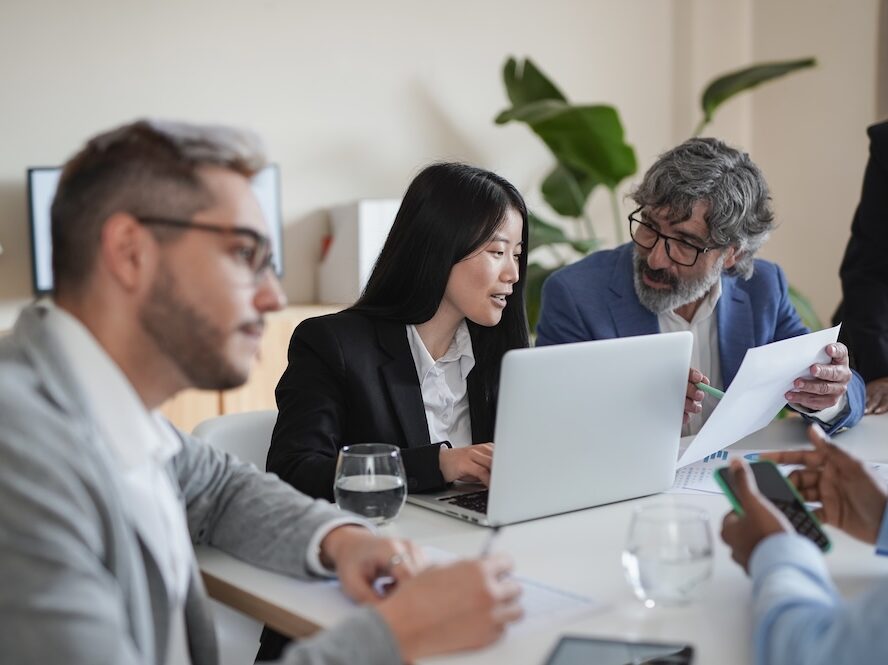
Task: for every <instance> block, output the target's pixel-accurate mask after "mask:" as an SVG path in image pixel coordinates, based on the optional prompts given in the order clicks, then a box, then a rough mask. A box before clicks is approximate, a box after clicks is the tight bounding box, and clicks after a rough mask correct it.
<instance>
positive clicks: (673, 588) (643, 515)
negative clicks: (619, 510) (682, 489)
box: [623, 504, 712, 607]
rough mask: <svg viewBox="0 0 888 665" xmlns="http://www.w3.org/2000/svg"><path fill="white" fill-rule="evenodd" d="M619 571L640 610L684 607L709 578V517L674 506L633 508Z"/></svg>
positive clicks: (687, 507) (692, 508) (691, 507)
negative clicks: (640, 605)
mask: <svg viewBox="0 0 888 665" xmlns="http://www.w3.org/2000/svg"><path fill="white" fill-rule="evenodd" d="M623 569H624V571H625V573H626V579H627V580H628V581H629V584H631V585H632V590H633V591H634V592H635V595H636V596H637V597H638V598H639V600H642V601H643V602H644V604H645V607H654V606H656V605H683V604H685V603H688V602H690V601H691V600H692V599H693V598H695V597H696V596H697V594H698V593H699V591H700V589H701V587H702V586H703V583H704V582H706V580H708V579H709V578H710V577H711V576H712V533H711V531H710V528H709V515H708V514H707V513H706V511H704V510H701V509H700V508H695V507H694V506H687V505H680V504H658V505H653V506H643V507H641V508H638V509H637V510H636V511H635V514H634V515H633V516H632V523H631V524H630V525H629V534H628V536H627V538H626V547H625V549H624V550H623Z"/></svg>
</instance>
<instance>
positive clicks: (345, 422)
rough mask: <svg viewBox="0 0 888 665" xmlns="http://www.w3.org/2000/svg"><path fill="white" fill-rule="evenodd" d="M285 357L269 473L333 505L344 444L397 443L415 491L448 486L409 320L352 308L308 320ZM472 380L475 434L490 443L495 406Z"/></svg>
mask: <svg viewBox="0 0 888 665" xmlns="http://www.w3.org/2000/svg"><path fill="white" fill-rule="evenodd" d="M288 360H289V364H288V366H287V369H286V371H285V372H284V374H283V376H282V377H281V380H280V381H279V382H278V385H277V389H276V390H275V397H276V399H277V406H278V419H277V423H276V424H275V426H274V433H273V434H272V437H271V447H270V449H269V451H268V461H267V465H266V468H267V469H268V471H272V472H274V473H276V474H278V476H280V477H281V478H282V479H283V480H285V481H287V482H288V483H290V484H291V485H293V486H294V487H295V488H296V489H298V490H300V491H302V492H305V493H306V494H309V495H311V496H314V497H320V498H325V499H328V500H332V499H333V479H334V475H335V471H336V457H337V455H338V453H339V449H340V448H341V447H342V446H346V445H348V444H352V443H391V444H394V445H396V446H398V447H400V448H401V450H402V457H403V459H404V467H405V469H406V471H407V487H408V490H409V491H411V492H422V491H431V490H436V489H441V488H443V487H444V486H445V485H446V483H445V481H444V477H443V476H442V475H441V470H440V468H439V466H438V455H439V448H440V446H439V445H438V444H439V443H440V442H433V441H429V429H428V423H427V422H426V417H425V409H424V407H423V402H422V392H421V390H420V386H419V379H418V377H417V375H416V366H415V365H414V363H413V356H412V355H411V353H410V346H409V344H408V342H407V331H406V326H405V325H404V324H403V323H398V322H394V321H387V320H383V319H376V318H371V317H368V316H366V315H364V314H361V313H358V312H351V311H345V312H339V313H338V314H331V315H328V316H321V317H317V318H313V319H307V320H305V321H303V322H302V323H301V324H299V326H298V327H297V328H296V330H295V331H294V332H293V337H292V338H291V340H290V349H289V352H288ZM475 374H476V373H475V372H471V373H469V377H468V385H467V390H468V396H469V415H470V417H471V421H472V438H473V440H474V442H476V443H483V442H487V441H492V440H493V408H492V405H490V404H487V403H486V402H485V400H484V398H483V397H482V394H483V391H482V390H481V387H480V386H479V385H477V384H478V381H477V377H476V376H475ZM433 444H434V445H433Z"/></svg>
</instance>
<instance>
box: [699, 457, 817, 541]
mask: <svg viewBox="0 0 888 665" xmlns="http://www.w3.org/2000/svg"><path fill="white" fill-rule="evenodd" d="M749 466H750V467H751V468H752V473H753V475H755V482H756V484H757V485H758V488H759V491H760V492H761V493H762V494H764V495H765V497H767V498H768V500H769V501H770V502H771V503H773V504H774V505H775V506H777V509H778V510H780V512H781V513H783V514H784V515H786V517H787V519H789V522H790V524H792V526H793V527H794V528H795V530H796V531H797V532H798V533H799V534H801V535H802V536H805V537H806V538H808V539H809V540H811V541H812V542H813V543H814V544H815V545H817V547H819V548H820V549H821V550H822V551H824V552H829V550H830V547H832V543H830V542H829V538H827V537H826V534H825V533H824V532H823V528H822V527H821V525H820V522H819V521H818V520H817V518H816V517H814V515H812V514H811V511H809V510H808V508H807V507H805V501H804V499H802V497H801V496H799V493H798V492H797V491H796V488H795V487H793V486H792V483H790V482H789V480H787V479H786V477H785V476H784V475H783V474H782V473H780V469H778V468H777V466H776V465H775V464H774V463H773V462H768V461H762V462H753V463H752V464H750V465H749ZM715 479H716V481H717V482H718V484H719V485H721V488H722V491H724V493H725V494H726V495H727V497H728V500H729V501H730V502H731V505H732V506H734V510H735V511H736V512H737V514H738V515H742V514H743V508H742V507H741V506H740V502H739V501H738V500H737V496H736V493H735V492H734V485H733V480H732V478H731V471H730V469H729V468H728V467H726V466H724V467H722V468H720V469H718V470H717V471H716V472H715Z"/></svg>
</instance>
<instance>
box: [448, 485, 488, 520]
mask: <svg viewBox="0 0 888 665" xmlns="http://www.w3.org/2000/svg"><path fill="white" fill-rule="evenodd" d="M487 495H488V492H487V490H481V491H480V492H469V493H468V494H460V495H458V496H449V497H446V498H444V499H439V500H440V501H443V502H444V503H449V504H451V505H453V506H459V507H460V508H465V509H466V510H474V511H476V512H479V513H481V514H482V515H486V514H487Z"/></svg>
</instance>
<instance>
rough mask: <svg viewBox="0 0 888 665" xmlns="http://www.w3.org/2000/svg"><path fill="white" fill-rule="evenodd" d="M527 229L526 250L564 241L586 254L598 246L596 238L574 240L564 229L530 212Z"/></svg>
mask: <svg viewBox="0 0 888 665" xmlns="http://www.w3.org/2000/svg"><path fill="white" fill-rule="evenodd" d="M527 230H528V234H529V236H530V238H529V240H528V244H529V245H530V247H529V248H528V251H529V252H531V251H533V250H534V249H536V248H537V247H543V246H545V245H553V244H556V243H564V244H567V245H570V246H571V247H573V248H574V249H575V250H576V251H578V252H579V253H580V254H584V255H585V254H588V253H589V252H591V251H594V250H595V249H597V248H598V242H597V241H596V240H574V239H573V238H569V237H568V236H567V234H566V233H565V232H564V229H562V228H560V227H558V226H555V225H554V224H550V223H549V222H546V221H544V220H543V219H541V218H540V217H538V216H537V215H535V214H533V213H532V212H528V213H527Z"/></svg>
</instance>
